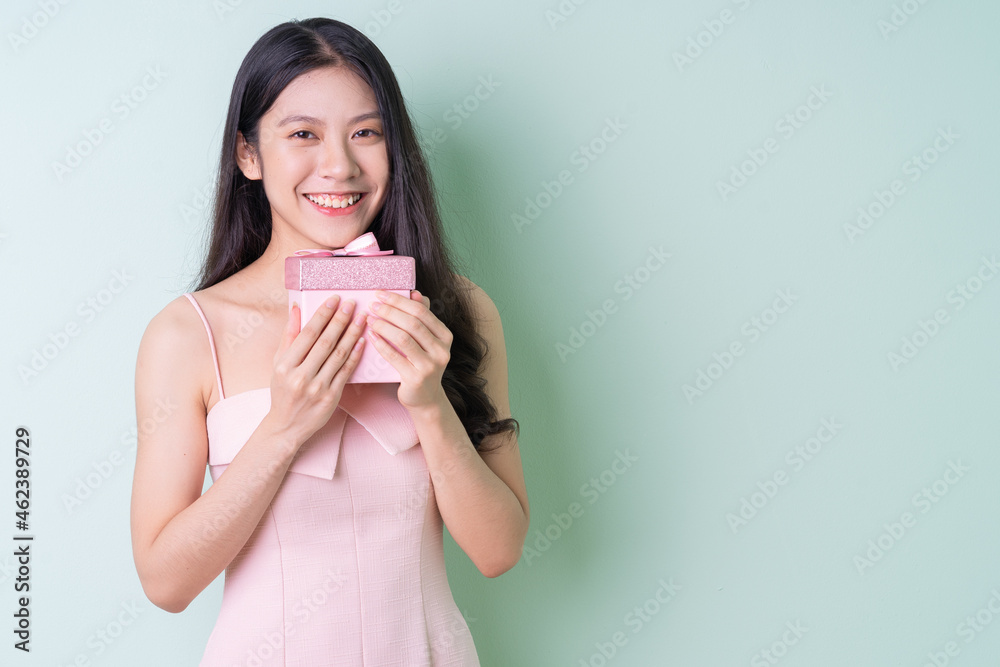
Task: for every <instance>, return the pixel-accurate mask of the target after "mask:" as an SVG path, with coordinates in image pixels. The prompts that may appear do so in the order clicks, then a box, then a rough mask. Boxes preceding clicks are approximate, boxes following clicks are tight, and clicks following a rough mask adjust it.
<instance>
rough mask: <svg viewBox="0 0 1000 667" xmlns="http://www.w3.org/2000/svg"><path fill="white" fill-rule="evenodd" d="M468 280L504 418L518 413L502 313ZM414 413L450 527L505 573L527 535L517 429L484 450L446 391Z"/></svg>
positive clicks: (483, 565) (491, 567)
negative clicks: (510, 387)
mask: <svg viewBox="0 0 1000 667" xmlns="http://www.w3.org/2000/svg"><path fill="white" fill-rule="evenodd" d="M459 280H460V282H464V283H465V284H466V285H467V286H468V287H469V289H470V290H471V291H470V295H471V296H472V302H473V306H474V308H475V311H476V316H477V325H478V331H479V332H480V333H481V334H482V335H483V337H484V338H485V339H486V341H487V343H488V345H489V350H488V352H487V355H486V357H485V358H484V359H483V367H482V369H481V371H482V373H483V375H484V377H485V378H486V387H485V391H486V393H487V394H488V395H489V397H490V399H491V400H492V401H493V404H494V406H496V409H497V418H498V419H505V418H507V417H510V416H511V412H510V403H509V400H508V396H507V352H506V348H505V345H504V337H503V328H502V326H501V323H500V314H499V312H498V311H497V308H496V306H495V305H494V303H493V301H492V300H491V299H490V298H489V296H488V295H487V294H486V293H485V292H484V291H483V290H482V289H481V288H479V287H478V286H477V285H475V284H474V283H473V282H471V281H469V280H468V279H466V278H461V277H460V278H459ZM411 417H412V419H413V423H414V426H415V427H416V430H417V433H418V435H419V436H420V444H421V447H422V448H423V452H424V457H425V459H426V461H427V467H428V469H429V471H430V475H431V484H432V488H433V490H434V495H435V498H436V499H437V504H438V508H439V510H440V512H441V518H442V520H443V521H444V523H445V524H446V525H447V526H448V532H449V533H450V534H451V536H452V537H453V538H454V540H455V542H456V544H458V545H459V546H460V547H461V548H462V550H463V551H465V553H466V554H468V556H469V558H471V559H472V561H473V562H474V563H475V564H476V567H477V568H479V571H480V572H482V573H483V574H484V575H485V576H487V577H498V576H500V575H501V574H503V573H504V572H506V571H508V570H509V569H511V568H512V567H514V565H516V564H517V561H518V560H519V559H520V558H521V549H522V547H523V546H524V539H525V536H526V535H527V533H528V521H529V508H528V494H527V490H526V488H525V483H524V471H523V468H522V465H521V454H520V449H519V448H518V443H517V437H516V436H515V435H514V434H513V433H502V434H496V435H491V436H487V437H486V438H485V439H484V441H483V442H484V444H485V446H486V447H493V446H495V445H496V444H497V441H499V447H497V448H496V449H494V450H492V451H489V452H483V453H482V454H480V453H478V452H477V451H476V449H475V447H473V445H472V441H471V440H470V439H469V436H468V434H467V433H466V432H465V427H464V426H463V425H462V423H461V421H460V420H459V418H458V415H457V414H456V413H455V409H454V407H452V405H451V402H450V401H448V399H447V397H446V396H445V394H444V390H443V389H442V391H441V394H440V396H439V397H438V399H437V400H436V401H434V403H433V404H432V405H430V406H428V407H426V408H423V409H418V410H412V411H411Z"/></svg>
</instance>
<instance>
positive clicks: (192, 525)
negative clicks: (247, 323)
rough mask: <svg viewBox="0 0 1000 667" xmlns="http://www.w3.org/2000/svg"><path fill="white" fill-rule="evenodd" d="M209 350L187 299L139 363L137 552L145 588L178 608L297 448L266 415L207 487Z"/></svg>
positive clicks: (154, 332) (210, 576) (230, 544)
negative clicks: (206, 379)
mask: <svg viewBox="0 0 1000 667" xmlns="http://www.w3.org/2000/svg"><path fill="white" fill-rule="evenodd" d="M210 355H211V352H210V349H209V345H208V338H207V336H206V334H205V330H204V327H203V326H202V324H201V320H200V318H199V317H198V315H197V313H196V312H195V310H194V309H193V308H192V307H191V304H189V303H187V300H186V299H185V298H184V297H181V298H178V299H177V300H175V301H174V302H172V303H170V304H168V305H167V307H166V308H164V309H163V311H162V312H161V313H160V314H158V315H157V316H156V317H154V318H153V320H152V321H151V322H150V323H149V326H148V327H147V328H146V332H145V333H144V334H143V337H142V341H141V343H140V344H139V354H138V359H137V361H136V374H135V400H136V419H137V424H138V426H139V434H138V450H137V453H136V461H135V477H134V480H133V486H132V507H131V524H132V553H133V557H134V559H135V564H136V570H137V572H138V574H139V580H140V581H141V583H142V588H143V591H145V593H146V596H147V597H148V598H149V599H150V601H151V602H153V604H155V605H156V606H158V607H160V608H161V609H164V610H166V611H170V612H175V613H176V612H181V611H183V610H184V609H185V608H186V607H187V606H188V604H190V602H191V601H192V600H193V599H194V598H195V597H196V596H197V595H198V594H199V593H200V592H201V591H202V590H204V589H205V587H206V586H208V584H210V583H211V582H212V581H213V580H214V579H215V578H216V577H217V576H218V575H219V574H220V573H221V572H222V571H223V570H224V569H225V568H226V566H227V565H228V564H229V563H230V561H232V559H233V558H234V557H235V556H236V554H237V553H238V552H239V550H240V549H241V548H242V547H243V545H244V544H245V543H246V541H247V540H248V539H249V538H250V535H251V534H252V533H253V530H254V528H255V527H256V525H257V523H258V522H259V521H260V518H261V516H263V514H264V511H265V510H266V509H267V507H268V504H269V503H270V502H271V499H272V498H273V497H274V494H275V493H276V492H277V489H278V486H279V485H280V483H281V480H282V478H283V477H284V475H285V471H286V470H287V468H288V465H289V464H290V462H291V459H292V456H294V453H295V451H296V448H295V447H294V446H293V443H291V442H288V441H287V440H286V437H287V436H286V435H285V434H284V433H282V432H281V431H280V430H279V429H276V428H273V427H272V425H271V423H270V422H269V421H268V420H267V418H265V419H264V421H263V422H262V423H261V425H260V426H259V427H258V428H257V430H256V431H254V433H253V435H252V436H251V437H250V439H249V441H248V442H247V443H246V445H244V446H243V448H242V449H241V450H240V452H239V453H238V454H237V455H236V456H235V457H234V458H233V461H232V462H231V463H230V464H229V467H228V468H227V469H226V470H225V473H224V474H223V475H222V476H220V477H219V479H218V480H217V481H215V482H214V483H213V484H212V486H211V487H210V488H209V489H208V491H206V492H205V494H204V495H202V488H203V486H204V480H205V466H206V464H207V462H208V436H207V433H206V430H205V395H204V392H205V390H204V389H203V388H202V387H203V385H204V381H203V380H202V378H205V377H206V375H205V373H204V370H205V369H212V368H213V362H212V358H211V356H210ZM211 377H212V381H213V382H214V374H213V375H211ZM165 406H166V407H165ZM283 445H284V446H283Z"/></svg>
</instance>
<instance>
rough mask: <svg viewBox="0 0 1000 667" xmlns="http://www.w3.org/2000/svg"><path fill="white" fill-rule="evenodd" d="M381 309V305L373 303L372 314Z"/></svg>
mask: <svg viewBox="0 0 1000 667" xmlns="http://www.w3.org/2000/svg"><path fill="white" fill-rule="evenodd" d="M381 307H382V304H380V303H379V302H378V301H372V305H371V309H372V312H375V311H377V310H378V309H379V308H381Z"/></svg>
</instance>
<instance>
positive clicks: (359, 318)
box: [354, 313, 365, 327]
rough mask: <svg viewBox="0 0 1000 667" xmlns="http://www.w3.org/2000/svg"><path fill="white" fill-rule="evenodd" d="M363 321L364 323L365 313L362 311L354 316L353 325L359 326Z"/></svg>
mask: <svg viewBox="0 0 1000 667" xmlns="http://www.w3.org/2000/svg"><path fill="white" fill-rule="evenodd" d="M364 323H365V314H364V313H361V314H360V315H358V316H357V317H355V318H354V326H357V327H360V326H361V325H362V324H364Z"/></svg>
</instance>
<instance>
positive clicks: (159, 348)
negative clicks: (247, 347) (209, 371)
mask: <svg viewBox="0 0 1000 667" xmlns="http://www.w3.org/2000/svg"><path fill="white" fill-rule="evenodd" d="M194 296H195V298H196V299H197V298H198V294H195V295H194ZM210 354H211V352H210V349H209V344H208V334H207V333H206V331H205V326H204V324H203V323H202V321H201V316H200V315H199V314H198V311H197V310H195V308H194V304H192V303H191V302H190V301H189V300H188V298H187V297H185V296H183V295H181V296H179V297H177V298H176V299H173V300H172V301H170V302H169V303H167V305H166V306H164V307H163V309H162V310H160V312H158V313H157V314H156V315H154V316H153V318H152V319H151V320H150V321H149V324H147V325H146V330H145V331H144V332H143V334H142V339H141V340H140V342H139V352H138V358H137V360H136V392H137V393H141V394H144V395H145V394H157V393H161V392H169V393H170V394H171V395H173V396H177V395H178V394H179V393H180V394H182V395H185V396H186V397H187V399H188V400H191V401H193V400H196V399H197V400H198V402H200V404H201V406H202V407H204V406H205V405H206V404H207V402H208V397H209V396H208V393H209V392H210V391H211V389H210V388H211V386H212V385H210V384H209V385H208V388H209V389H208V391H206V388H205V386H206V385H205V382H204V374H203V373H202V372H201V371H202V369H204V368H205V366H206V364H208V365H209V368H211V364H212V361H211V359H210V357H209V356H208V355H210Z"/></svg>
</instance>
